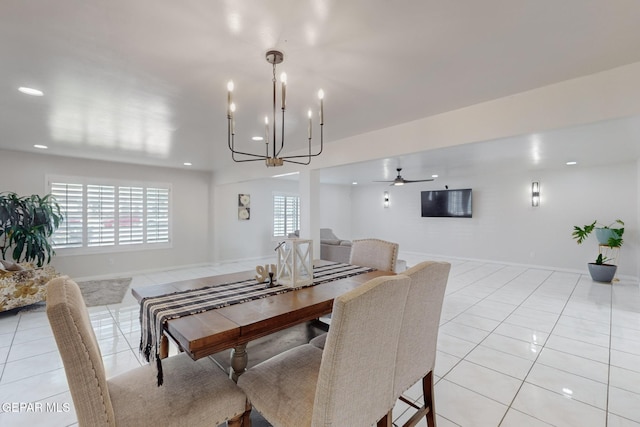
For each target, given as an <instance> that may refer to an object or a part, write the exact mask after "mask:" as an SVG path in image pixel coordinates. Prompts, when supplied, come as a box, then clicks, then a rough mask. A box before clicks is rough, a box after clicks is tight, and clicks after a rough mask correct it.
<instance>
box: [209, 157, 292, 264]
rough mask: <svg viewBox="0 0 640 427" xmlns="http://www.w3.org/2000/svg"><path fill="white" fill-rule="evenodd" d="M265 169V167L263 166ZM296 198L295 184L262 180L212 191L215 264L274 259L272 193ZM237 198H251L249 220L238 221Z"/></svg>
mask: <svg viewBox="0 0 640 427" xmlns="http://www.w3.org/2000/svg"><path fill="white" fill-rule="evenodd" d="M262 167H264V166H262ZM274 192H284V193H291V194H298V182H297V181H292V180H284V179H263V180H256V181H246V182H240V183H235V184H226V185H220V186H217V187H215V189H214V201H215V203H214V207H213V223H214V225H215V231H214V240H213V241H214V248H213V259H214V260H215V261H232V260H240V259H251V258H256V257H263V256H270V255H273V257H274V260H275V256H276V255H275V252H274V251H273V249H274V248H275V246H276V245H275V244H274V242H276V240H274V239H272V237H271V233H272V226H273V222H272V221H273V193H274ZM238 194H249V195H251V219H249V220H248V221H241V220H238Z"/></svg>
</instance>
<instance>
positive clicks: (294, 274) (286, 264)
mask: <svg viewBox="0 0 640 427" xmlns="http://www.w3.org/2000/svg"><path fill="white" fill-rule="evenodd" d="M277 252H278V265H277V267H276V283H277V284H279V285H283V286H289V287H292V288H299V287H302V286H307V285H310V284H312V283H313V240H305V239H285V240H284V242H282V243H281V244H280V245H279V246H278V248H277Z"/></svg>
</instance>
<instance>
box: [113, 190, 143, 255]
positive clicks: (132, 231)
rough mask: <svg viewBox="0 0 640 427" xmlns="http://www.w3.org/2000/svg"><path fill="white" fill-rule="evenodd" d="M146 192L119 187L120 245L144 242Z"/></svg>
mask: <svg viewBox="0 0 640 427" xmlns="http://www.w3.org/2000/svg"><path fill="white" fill-rule="evenodd" d="M143 217H144V191H143V188H142V187H118V227H119V229H118V243H119V244H121V245H131V244H137V243H142V242H143V241H144V223H143Z"/></svg>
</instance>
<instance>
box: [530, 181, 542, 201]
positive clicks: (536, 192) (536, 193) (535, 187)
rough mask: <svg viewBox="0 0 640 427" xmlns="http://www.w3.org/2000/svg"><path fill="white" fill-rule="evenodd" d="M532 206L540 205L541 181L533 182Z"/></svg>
mask: <svg viewBox="0 0 640 427" xmlns="http://www.w3.org/2000/svg"><path fill="white" fill-rule="evenodd" d="M531 206H533V207H538V206H540V183H539V182H538V181H534V182H532V183H531Z"/></svg>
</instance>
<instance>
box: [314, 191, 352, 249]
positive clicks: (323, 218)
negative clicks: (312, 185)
mask: <svg viewBox="0 0 640 427" xmlns="http://www.w3.org/2000/svg"><path fill="white" fill-rule="evenodd" d="M351 187H352V186H350V185H331V184H324V185H321V186H320V194H319V198H320V212H319V214H320V228H331V229H332V230H333V232H334V234H335V235H336V236H338V237H339V238H341V239H343V240H351V238H352V237H351V196H352V193H351Z"/></svg>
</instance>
